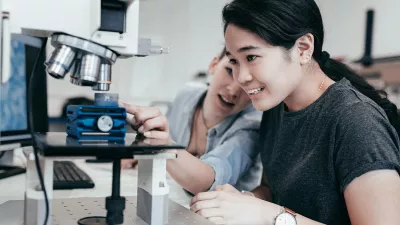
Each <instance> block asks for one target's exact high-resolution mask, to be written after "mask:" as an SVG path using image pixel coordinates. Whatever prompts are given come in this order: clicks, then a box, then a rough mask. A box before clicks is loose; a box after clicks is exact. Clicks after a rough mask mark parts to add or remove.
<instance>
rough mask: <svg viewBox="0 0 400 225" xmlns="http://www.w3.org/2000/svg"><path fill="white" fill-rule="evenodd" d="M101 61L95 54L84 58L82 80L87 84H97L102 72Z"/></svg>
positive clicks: (81, 69)
mask: <svg viewBox="0 0 400 225" xmlns="http://www.w3.org/2000/svg"><path fill="white" fill-rule="evenodd" d="M100 63H101V59H100V57H98V56H97V55H94V54H86V55H84V56H83V57H82V61H81V68H80V79H81V81H82V82H86V83H96V82H97V80H98V76H99V72H100Z"/></svg>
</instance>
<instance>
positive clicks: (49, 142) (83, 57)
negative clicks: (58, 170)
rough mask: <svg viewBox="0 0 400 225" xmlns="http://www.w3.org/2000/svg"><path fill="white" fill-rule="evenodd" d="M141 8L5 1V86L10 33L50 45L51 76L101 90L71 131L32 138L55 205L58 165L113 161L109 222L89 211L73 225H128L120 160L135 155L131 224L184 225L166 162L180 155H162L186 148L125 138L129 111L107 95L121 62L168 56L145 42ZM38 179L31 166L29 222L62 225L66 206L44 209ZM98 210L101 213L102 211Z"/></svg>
mask: <svg viewBox="0 0 400 225" xmlns="http://www.w3.org/2000/svg"><path fill="white" fill-rule="evenodd" d="M139 6H140V1H139V0H58V1H55V0H0V13H1V14H0V16H1V17H0V30H1V40H2V42H1V45H0V52H1V55H0V56H1V60H0V63H1V64H0V68H1V82H0V84H1V83H4V82H6V81H7V80H8V78H9V74H10V65H9V63H7V60H9V56H10V40H11V34H12V33H17V34H24V35H29V36H35V37H44V38H49V39H50V40H51V44H52V46H53V47H54V48H55V49H54V51H53V52H52V53H51V54H50V56H49V58H48V59H47V60H46V63H45V65H46V70H47V73H48V74H49V75H51V76H52V77H54V78H55V79H64V80H69V82H70V83H72V84H73V85H79V86H83V87H87V88H91V89H92V90H93V91H97V92H98V93H96V94H95V104H94V105H93V106H69V107H68V109H67V110H68V119H69V121H68V126H67V131H66V132H65V133H50V132H48V133H40V134H35V135H34V137H33V145H34V149H35V150H36V151H38V153H39V155H40V157H39V158H38V159H37V158H36V160H39V161H40V162H39V163H40V165H41V169H40V170H41V171H42V173H43V180H44V181H43V183H44V188H45V190H47V195H48V196H49V199H50V200H51V199H52V190H53V189H52V179H53V178H52V177H53V161H52V160H54V159H60V157H61V158H66V157H94V156H95V157H98V156H101V157H103V158H107V157H108V158H109V159H112V160H113V180H112V195H111V196H109V197H107V198H106V201H105V204H104V205H105V209H106V211H107V212H106V216H105V215H94V214H95V213H89V214H91V215H92V216H89V217H84V218H79V221H76V222H75V224H77V223H78V224H82V225H83V224H96V225H102V224H109V225H111V224H128V222H126V220H125V221H124V215H123V212H124V210H125V209H127V210H128V211H129V210H131V209H128V208H126V206H125V202H126V200H125V198H124V197H121V196H120V190H119V186H120V160H121V159H122V158H132V156H133V155H134V156H135V158H137V159H138V160H139V161H140V162H139V168H138V195H137V198H136V203H137V209H136V215H131V216H134V217H136V218H137V220H135V221H138V222H137V223H133V224H148V225H156V224H157V225H159V224H167V223H168V224H183V223H181V222H179V221H177V220H179V218H178V217H179V216H182V215H174V214H173V213H174V212H171V210H169V207H171V202H170V200H169V198H168V192H169V187H168V185H167V182H166V160H167V159H169V158H176V154H172V153H166V152H163V151H162V150H165V149H183V146H180V145H177V144H175V143H171V142H158V143H157V142H156V141H155V142H154V143H153V144H144V143H143V142H142V141H141V140H140V138H138V136H136V135H135V134H126V131H125V130H124V128H123V127H124V125H125V119H126V111H125V109H124V108H120V107H118V95H116V94H112V93H111V94H110V93H107V91H109V89H110V85H112V74H111V68H112V66H113V64H114V63H115V61H116V60H117V59H120V58H129V57H144V56H149V55H157V54H165V53H168V48H163V47H161V46H158V45H153V44H152V42H151V39H148V38H141V37H139ZM37 175H38V173H37V171H36V170H35V167H32V165H31V166H29V165H28V166H27V184H26V193H25V200H24V224H25V225H42V224H44V221H45V218H44V215H45V212H46V210H49V211H50V212H49V215H50V217H53V218H49V219H48V221H47V224H46V225H51V224H52V223H54V224H64V223H65V221H68V218H67V216H66V215H62V214H61V213H59V212H57V211H56V210H57V209H59V208H60V207H61V206H60V204H61V203H59V202H57V201H55V200H53V201H50V203H49V204H50V206H49V207H47V208H46V202H45V200H43V193H42V188H43V187H42V185H40V184H41V183H40V182H39V177H38V176H37ZM80 201H81V202H83V201H85V200H84V199H80ZM51 202H52V203H51ZM62 204H67V203H65V202H62ZM70 204H71V205H70V207H79V206H78V204H77V203H76V201H74V200H72V201H70ZM82 204H83V203H82ZM64 207H66V206H65V205H64ZM172 207H176V206H174V205H173V206H172ZM182 208H183V207H182ZM175 209H176V208H174V209H173V210H172V211H175ZM88 210H89V211H90V210H91V209H88ZM96 210H97V211H96ZM179 210H186V213H187V214H188V215H189V217H191V218H193V215H191V214H190V213H191V212H190V211H189V210H187V209H179ZM89 211H88V212H89ZM92 211H93V212H99V210H98V209H93V210H92ZM171 213H172V214H171ZM175 214H176V212H175ZM180 214H182V213H180ZM52 215H53V216H52ZM196 216H197V215H196ZM57 217H59V218H57ZM186 218H188V217H186ZM197 219H198V218H197ZM54 221H58V222H54ZM63 221H64V223H63ZM68 224H71V223H68ZM129 224H132V223H131V222H129ZM198 224H208V223H207V222H205V221H203V223H200V222H199V223H198Z"/></svg>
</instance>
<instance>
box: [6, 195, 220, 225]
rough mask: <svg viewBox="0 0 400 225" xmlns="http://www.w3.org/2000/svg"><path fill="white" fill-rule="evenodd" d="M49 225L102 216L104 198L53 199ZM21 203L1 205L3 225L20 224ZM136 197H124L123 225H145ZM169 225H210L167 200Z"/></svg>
mask: <svg viewBox="0 0 400 225" xmlns="http://www.w3.org/2000/svg"><path fill="white" fill-rule="evenodd" d="M52 206H53V210H52V211H53V212H52V214H53V216H52V218H51V221H52V224H59V225H75V224H78V220H79V219H81V218H84V217H91V216H93V217H95V216H105V215H106V214H107V212H106V210H105V201H104V198H71V199H53V200H52ZM23 207H24V201H9V202H6V203H4V204H2V205H0V218H2V224H3V223H4V224H7V225H21V224H22V223H21V222H22V221H23V211H24V210H23ZM136 210H137V198H136V197H126V209H125V212H124V215H125V219H124V223H123V224H122V225H147V223H145V222H144V221H143V220H142V219H140V218H139V217H138V216H136ZM168 224H171V225H172V224H173V225H193V224H196V225H212V224H213V223H211V222H209V221H208V220H206V219H205V218H203V217H201V216H199V215H197V214H194V213H193V212H191V211H190V210H189V209H187V208H185V207H183V206H181V205H179V204H177V203H175V202H174V201H171V200H169V213H168Z"/></svg>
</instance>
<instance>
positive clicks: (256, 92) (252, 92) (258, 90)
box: [247, 87, 264, 95]
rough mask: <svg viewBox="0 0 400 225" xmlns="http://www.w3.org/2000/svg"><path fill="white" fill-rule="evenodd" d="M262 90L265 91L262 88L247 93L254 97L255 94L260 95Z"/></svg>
mask: <svg viewBox="0 0 400 225" xmlns="http://www.w3.org/2000/svg"><path fill="white" fill-rule="evenodd" d="M262 90H264V88H263V87H260V88H257V89H253V90H250V91H248V92H247V93H248V94H249V95H254V94H258V93H260V92H261V91H262Z"/></svg>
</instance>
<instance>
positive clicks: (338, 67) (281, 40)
mask: <svg viewBox="0 0 400 225" xmlns="http://www.w3.org/2000/svg"><path fill="white" fill-rule="evenodd" d="M223 19H224V22H225V27H224V28H225V41H226V48H227V53H226V54H227V56H228V57H229V60H230V63H231V64H232V67H233V77H234V79H235V80H236V81H237V82H238V83H240V85H241V87H242V88H243V89H244V90H245V91H246V92H247V94H248V95H249V97H250V98H251V100H252V103H253V105H254V107H255V108H256V109H258V110H261V111H264V114H263V119H262V125H261V130H260V141H259V142H260V143H259V150H260V153H261V157H262V162H263V166H264V179H263V182H262V185H261V186H260V187H258V188H256V189H255V190H254V191H253V194H251V193H250V194H249V193H241V192H239V191H238V190H236V189H234V188H233V187H231V186H229V185H224V186H219V187H217V191H212V192H205V193H200V194H198V195H196V196H195V198H194V199H193V201H192V205H191V209H192V210H193V211H194V212H197V213H198V214H200V215H203V216H204V217H206V218H207V219H209V220H211V221H213V222H215V223H216V224H240V225H245V224H249V225H255V224H263V225H272V224H275V225H283V224H285V225H296V224H297V225H311V224H320V223H323V224H329V225H330V224H341V225H346V224H363V225H369V224H371V225H372V224H373V225H378V224H385V225H391V224H399V221H400V213H399V210H400V176H399V172H400V154H399V138H398V131H399V130H400V126H399V115H398V113H397V107H396V106H395V105H394V104H393V103H391V102H390V101H389V100H388V99H387V97H386V95H385V93H384V92H380V91H377V90H375V89H374V88H373V87H372V86H370V85H369V84H368V83H367V82H366V81H365V80H363V79H362V78H361V77H359V76H358V75H357V74H356V73H354V72H353V71H352V70H350V69H349V68H348V67H346V66H345V65H344V64H342V63H340V62H337V61H335V60H333V59H331V58H330V56H329V54H328V53H327V52H325V51H323V42H324V27H323V23H322V17H321V14H320V11H319V8H318V6H317V4H316V3H315V2H314V0H234V1H232V2H231V3H229V4H227V5H226V6H225V7H224V9H223ZM343 35H351V34H343ZM396 131H397V132H396Z"/></svg>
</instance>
